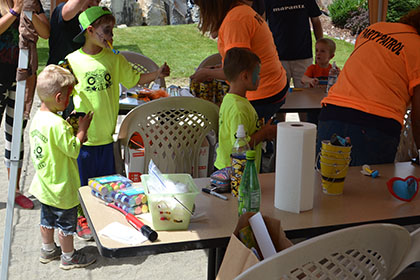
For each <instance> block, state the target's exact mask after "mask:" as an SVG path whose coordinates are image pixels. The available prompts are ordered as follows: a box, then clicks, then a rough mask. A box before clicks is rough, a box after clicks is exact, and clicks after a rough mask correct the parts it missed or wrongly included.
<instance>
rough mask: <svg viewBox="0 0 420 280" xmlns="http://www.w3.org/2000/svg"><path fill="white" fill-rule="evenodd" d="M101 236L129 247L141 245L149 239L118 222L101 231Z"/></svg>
mask: <svg viewBox="0 0 420 280" xmlns="http://www.w3.org/2000/svg"><path fill="white" fill-rule="evenodd" d="M99 234H100V235H103V236H106V237H108V238H111V239H112V240H115V241H118V242H121V243H124V244H129V245H137V244H141V243H143V242H144V241H146V240H147V237H145V236H144V235H143V234H142V233H141V232H139V231H137V230H135V229H134V228H133V227H128V226H125V225H123V224H120V223H118V222H113V223H110V224H109V225H107V226H106V227H104V228H103V229H102V230H101V231H99Z"/></svg>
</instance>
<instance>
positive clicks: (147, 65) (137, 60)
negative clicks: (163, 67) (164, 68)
mask: <svg viewBox="0 0 420 280" xmlns="http://www.w3.org/2000/svg"><path fill="white" fill-rule="evenodd" d="M120 53H121V54H122V55H123V56H124V57H125V58H126V59H127V60H128V62H130V63H131V65H133V68H134V69H136V70H137V71H139V72H140V73H150V72H154V71H157V70H158V69H159V66H158V65H157V64H156V63H155V62H154V61H153V60H151V59H150V58H148V57H147V56H145V55H142V54H140V53H136V52H130V51H121V52H120ZM159 82H160V86H161V87H166V83H165V79H164V78H160V79H159ZM144 86H145V87H149V84H145V85H144ZM120 90H121V91H126V90H127V89H126V88H125V87H124V86H123V85H120Z"/></svg>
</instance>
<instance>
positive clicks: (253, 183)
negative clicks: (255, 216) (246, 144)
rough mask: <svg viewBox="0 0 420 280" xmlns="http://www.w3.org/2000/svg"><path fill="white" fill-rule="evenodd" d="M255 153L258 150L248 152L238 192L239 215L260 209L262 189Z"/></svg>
mask: <svg viewBox="0 0 420 280" xmlns="http://www.w3.org/2000/svg"><path fill="white" fill-rule="evenodd" d="M255 155H256V152H255V151H253V150H249V151H247V152H246V165H245V170H244V174H243V175H242V180H241V184H240V185H239V194H238V215H239V216H240V215H242V214H244V213H246V212H259V211H260V201H261V189H260V182H259V180H258V173H257V168H256V166H255Z"/></svg>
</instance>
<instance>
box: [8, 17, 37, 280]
mask: <svg viewBox="0 0 420 280" xmlns="http://www.w3.org/2000/svg"><path fill="white" fill-rule="evenodd" d="M24 13H25V15H26V16H27V17H28V18H29V19H30V20H31V21H32V11H24ZM28 64H29V50H27V49H20V50H19V62H18V68H22V69H27V68H28ZM25 88H26V80H23V81H18V82H17V87H16V98H15V108H14V115H13V117H14V120H13V132H12V133H13V134H12V135H13V138H12V151H11V158H10V163H11V166H10V178H9V193H8V196H7V209H6V221H5V227H4V239H3V252H2V258H1V275H0V279H1V280H6V279H7V278H8V271H9V257H10V245H11V243H12V231H13V209H14V206H15V190H16V185H17V179H18V168H19V154H20V145H21V143H20V141H21V138H22V126H23V108H24V103H25V102H24V101H25Z"/></svg>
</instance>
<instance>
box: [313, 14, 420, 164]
mask: <svg viewBox="0 0 420 280" xmlns="http://www.w3.org/2000/svg"><path fill="white" fill-rule="evenodd" d="M419 50H420V7H418V8H417V9H415V10H413V11H411V12H410V13H408V14H407V15H405V16H404V17H402V18H401V19H400V22H399V23H387V22H379V23H375V24H373V25H371V26H369V27H367V28H366V29H365V30H363V31H362V33H361V34H360V35H359V36H358V38H357V41H356V45H355V49H354V51H353V53H352V54H351V56H350V57H349V59H348V60H347V62H346V64H345V65H344V68H343V70H342V71H341V74H340V76H339V77H338V81H337V83H336V84H335V85H334V86H333V87H332V88H331V89H330V91H329V93H328V96H327V97H326V98H324V99H323V100H322V105H323V107H322V110H321V113H320V116H319V126H318V143H317V149H318V151H319V149H320V145H321V141H322V140H326V139H330V137H331V135H332V134H333V133H337V134H338V135H340V136H349V137H350V139H351V143H352V153H351V158H352V161H351V165H356V166H357V165H363V164H380V163H392V162H394V159H395V154H396V152H397V147H398V144H399V140H400V133H401V128H402V125H403V120H404V114H405V113H406V109H407V106H408V105H409V104H410V103H411V106H412V112H411V121H412V128H413V135H414V138H415V142H416V145H417V147H420V52H419Z"/></svg>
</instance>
